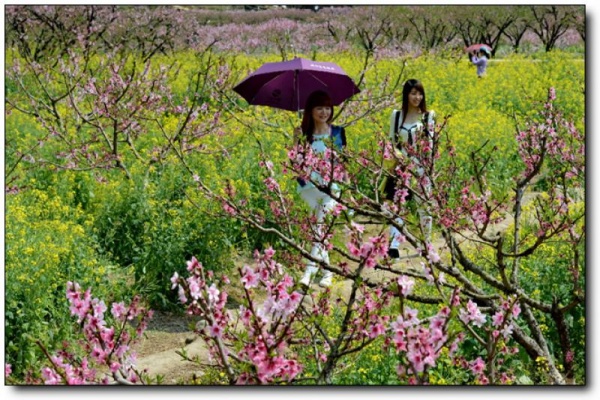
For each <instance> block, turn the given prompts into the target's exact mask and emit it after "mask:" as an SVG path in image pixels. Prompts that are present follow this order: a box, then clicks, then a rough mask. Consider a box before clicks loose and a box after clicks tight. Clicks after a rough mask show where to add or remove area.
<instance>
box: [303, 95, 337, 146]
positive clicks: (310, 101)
mask: <svg viewBox="0 0 600 400" xmlns="http://www.w3.org/2000/svg"><path fill="white" fill-rule="evenodd" d="M315 107H331V115H330V116H329V119H328V120H327V122H328V123H330V122H331V120H332V118H333V102H332V101H331V97H329V95H328V94H327V93H326V92H324V91H322V90H317V91H315V92H312V93H311V94H310V96H308V98H307V99H306V105H305V106H304V115H303V116H302V133H304V135H305V136H306V141H307V142H308V143H312V142H313V132H314V130H315V120H314V119H313V116H312V110H313V108H315Z"/></svg>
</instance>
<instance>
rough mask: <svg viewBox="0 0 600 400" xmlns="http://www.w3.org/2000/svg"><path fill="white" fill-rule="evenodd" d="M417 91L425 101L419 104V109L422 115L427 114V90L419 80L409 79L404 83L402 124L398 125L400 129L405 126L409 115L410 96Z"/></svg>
mask: <svg viewBox="0 0 600 400" xmlns="http://www.w3.org/2000/svg"><path fill="white" fill-rule="evenodd" d="M413 89H417V90H418V91H419V92H421V94H422V95H423V100H422V101H421V104H419V108H420V109H421V112H422V113H426V112H427V101H425V88H424V87H423V84H422V83H421V81H419V80H417V79H409V80H407V81H406V82H405V83H404V89H402V122H400V125H398V129H399V128H400V127H401V126H402V125H404V121H405V120H406V115H407V114H408V95H409V94H410V92H411V90H413Z"/></svg>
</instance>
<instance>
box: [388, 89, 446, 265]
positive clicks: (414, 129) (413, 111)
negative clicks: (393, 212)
mask: <svg viewBox="0 0 600 400" xmlns="http://www.w3.org/2000/svg"><path fill="white" fill-rule="evenodd" d="M434 129H435V112H434V111H432V110H428V109H427V101H426V99H425V88H424V87H423V84H422V83H421V81H419V80H417V79H409V80H407V81H406V82H405V83H404V88H403V90H402V109H401V110H394V111H393V112H392V116H391V121H390V138H391V140H392V142H393V143H394V146H395V148H396V151H399V152H401V153H402V155H401V156H408V154H407V152H406V149H405V148H404V147H405V145H406V144H408V145H411V146H413V145H414V144H415V143H416V141H417V140H419V138H420V135H423V134H425V135H427V138H428V139H429V150H430V151H431V149H432V146H433V134H434ZM413 161H414V162H415V163H416V164H417V165H418V164H419V161H418V160H417V159H416V158H415V159H413ZM415 172H416V176H417V177H422V176H423V173H424V170H423V168H422V167H418V168H417V169H416V171H415ZM397 183H398V181H397V180H396V179H388V180H387V182H386V185H385V188H384V194H385V197H386V199H387V200H390V201H396V202H398V201H399V199H398V198H397V196H396V194H397V190H398V189H399V188H398V186H397ZM406 189H407V190H408V188H406ZM424 189H425V192H426V194H427V193H429V191H430V190H431V185H429V184H428V183H426V184H425V185H424ZM412 197H413V196H412V193H411V192H410V190H408V195H407V196H406V197H405V198H404V199H405V200H411V199H412ZM416 201H417V204H418V213H419V219H420V225H421V229H422V232H423V235H424V237H425V240H426V241H430V240H431V216H429V215H427V213H426V212H425V210H423V208H422V204H421V203H422V202H421V201H420V200H419V198H417V199H416ZM396 222H397V223H398V225H402V224H403V223H404V221H403V220H402V219H401V218H399V217H398V218H397V219H396ZM399 239H400V231H399V230H398V229H397V228H396V227H395V226H392V227H391V228H390V247H389V249H388V255H389V256H390V257H392V258H399V256H400V253H399V250H398V248H399V245H400V240H399Z"/></svg>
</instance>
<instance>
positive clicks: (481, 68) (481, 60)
mask: <svg viewBox="0 0 600 400" xmlns="http://www.w3.org/2000/svg"><path fill="white" fill-rule="evenodd" d="M488 58H489V55H488V54H487V52H486V51H484V50H482V49H479V51H478V52H475V51H474V52H472V53H471V62H472V63H473V64H474V65H476V66H477V77H478V78H482V77H484V76H485V72H486V69H487V63H488Z"/></svg>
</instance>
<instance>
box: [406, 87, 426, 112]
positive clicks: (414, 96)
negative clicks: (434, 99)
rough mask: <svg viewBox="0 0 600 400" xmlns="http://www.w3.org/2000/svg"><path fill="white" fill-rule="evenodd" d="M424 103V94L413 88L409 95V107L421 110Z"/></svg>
mask: <svg viewBox="0 0 600 400" xmlns="http://www.w3.org/2000/svg"><path fill="white" fill-rule="evenodd" d="M422 101H423V93H421V92H420V91H419V90H418V89H417V88H412V89H411V90H410V93H409V94H408V105H409V106H411V107H414V108H420V107H421V102H422Z"/></svg>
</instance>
